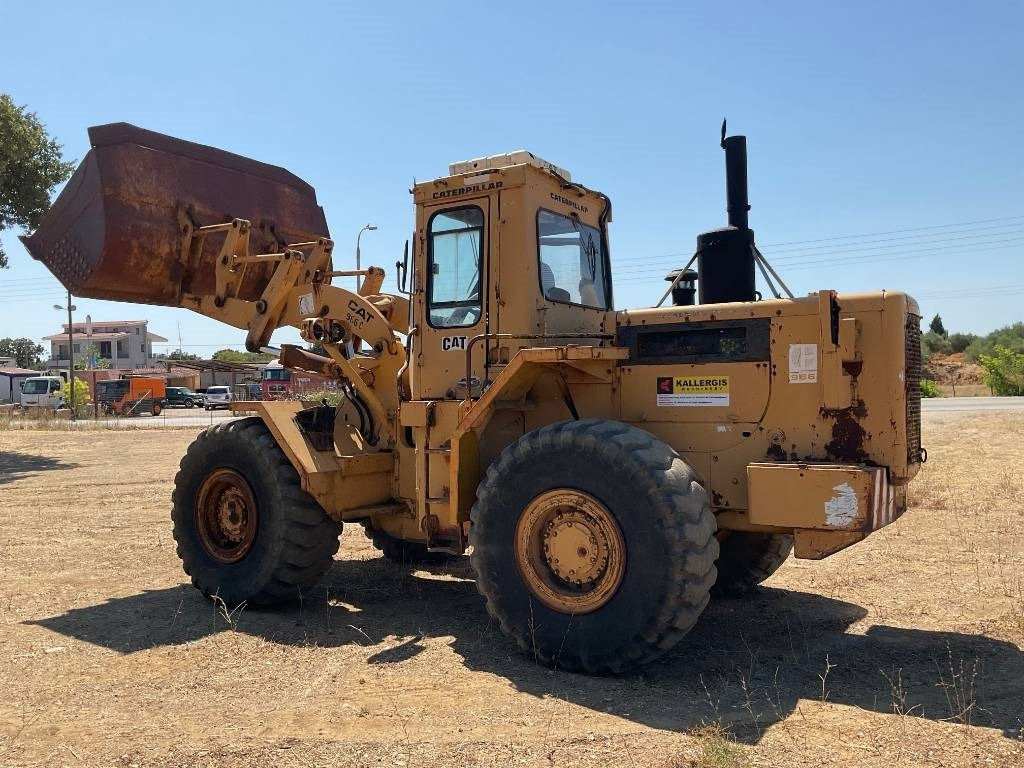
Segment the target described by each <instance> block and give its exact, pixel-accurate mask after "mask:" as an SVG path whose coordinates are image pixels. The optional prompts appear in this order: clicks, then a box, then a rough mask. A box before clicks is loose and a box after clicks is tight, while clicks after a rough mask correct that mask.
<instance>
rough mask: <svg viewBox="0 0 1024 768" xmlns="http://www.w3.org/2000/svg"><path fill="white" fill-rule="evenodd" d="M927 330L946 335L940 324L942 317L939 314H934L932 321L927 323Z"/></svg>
mask: <svg viewBox="0 0 1024 768" xmlns="http://www.w3.org/2000/svg"><path fill="white" fill-rule="evenodd" d="M928 330H929V331H931V332H932V333H935V334H938V335H939V336H947V335H948V334H947V333H946V329H945V328H944V327H943V325H942V318H941V317H940V316H939V315H935V317H933V318H932V321H931V322H930V323H928Z"/></svg>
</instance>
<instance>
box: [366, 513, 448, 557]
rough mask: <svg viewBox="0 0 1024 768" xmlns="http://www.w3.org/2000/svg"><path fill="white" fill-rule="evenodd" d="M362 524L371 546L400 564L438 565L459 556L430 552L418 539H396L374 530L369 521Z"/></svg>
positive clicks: (388, 534)
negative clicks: (371, 543)
mask: <svg viewBox="0 0 1024 768" xmlns="http://www.w3.org/2000/svg"><path fill="white" fill-rule="evenodd" d="M362 526H363V533H365V534H366V538H368V539H370V541H372V542H373V546H374V547H375V548H377V549H379V550H380V552H381V554H383V555H384V557H386V558H387V559H388V560H393V561H394V562H396V563H401V564H402V565H440V564H442V563H448V562H451V561H452V560H457V559H458V558H459V557H460V555H452V554H449V553H448V552H431V551H430V550H428V549H427V545H426V544H424V543H423V542H420V541H403V540H402V539H396V538H395V537H394V536H392V535H391V534H390V533H385V532H384V531H378V530H375V529H374V527H373V524H372V523H370V522H364V523H363V524H362Z"/></svg>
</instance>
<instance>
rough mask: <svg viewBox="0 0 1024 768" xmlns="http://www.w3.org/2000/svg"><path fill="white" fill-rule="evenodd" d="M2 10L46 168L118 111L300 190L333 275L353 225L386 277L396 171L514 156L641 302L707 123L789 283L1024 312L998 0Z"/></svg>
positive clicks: (1015, 14) (37, 282)
mask: <svg viewBox="0 0 1024 768" xmlns="http://www.w3.org/2000/svg"><path fill="white" fill-rule="evenodd" d="M0 20H2V26H3V29H4V48H3V51H2V54H0V56H2V61H3V64H2V66H0V92H5V93H8V94H10V95H11V96H12V97H13V98H14V100H15V101H16V102H17V103H19V104H25V105H27V106H28V107H29V108H30V109H31V110H32V111H34V112H36V113H37V114H38V116H39V118H40V119H41V120H42V121H43V122H44V123H45V124H46V125H47V127H48V129H49V131H50V132H51V134H53V135H54V136H55V137H56V138H57V139H58V140H59V141H60V142H61V143H62V144H63V145H64V148H65V155H66V157H68V158H69V159H81V158H82V156H84V154H85V153H86V152H87V151H88V138H87V136H86V128H87V127H88V126H90V125H96V124H101V123H108V122H118V121H126V122H131V123H135V124H136V125H140V126H143V127H145V128H150V129H153V130H157V131H160V132H163V133H168V134H171V135H174V136H178V137H181V138H185V139H189V140H192V141H198V142H202V143H206V144H211V145H214V146H218V147H221V148H224V149H228V150H230V151H233V152H236V153H239V154H243V155H248V156H250V157H253V158H256V159H258V160H262V161H265V162H270V163H274V164H277V165H283V166H285V167H286V168H288V169H289V170H291V171H293V172H294V173H296V174H298V175H299V176H301V177H303V178H304V179H306V180H307V181H309V182H310V183H311V184H313V186H314V187H316V189H317V192H318V196H319V199H320V202H321V204H322V205H323V206H324V208H325V210H326V213H327V218H328V222H329V225H330V228H331V234H332V237H333V238H334V240H335V242H336V243H337V245H336V249H335V263H336V264H338V265H339V266H344V265H346V264H351V263H352V261H353V260H354V250H355V238H356V234H357V232H358V231H359V229H360V228H361V227H362V226H363V225H364V224H366V223H373V224H376V225H377V226H378V227H379V229H378V230H377V231H376V232H368V233H366V234H364V236H363V238H362V255H363V262H364V264H366V263H376V264H379V265H381V266H384V267H385V268H389V267H390V266H391V265H393V264H394V262H395V261H396V259H397V258H399V256H400V255H401V252H402V245H403V242H404V240H405V239H406V238H407V237H408V236H409V233H410V232H411V230H412V227H413V208H412V203H411V198H410V196H409V194H408V188H409V187H410V185H411V183H412V182H413V180H414V179H428V178H434V177H437V176H441V175H444V174H445V173H446V172H447V167H448V164H449V163H450V162H452V161H455V160H462V159H469V158H474V157H480V156H483V155H490V154H497V153H500V152H506V151H511V150H514V149H520V148H525V149H529V150H531V151H533V152H535V153H536V154H539V155H541V156H542V157H544V158H546V159H548V160H550V161H552V162H554V163H556V164H558V165H560V166H562V167H564V168H568V169H569V170H570V171H571V172H572V174H573V178H574V179H575V180H578V181H580V182H582V183H584V184H586V185H587V186H590V187H593V188H596V189H600V190H601V191H603V192H605V193H606V194H608V195H609V196H610V197H611V199H612V201H613V203H614V221H613V223H612V224H611V253H612V268H613V272H614V274H615V291H616V306H617V307H618V308H627V307H639V306H650V305H652V304H653V303H654V302H656V301H657V299H658V298H659V297H660V295H661V293H662V292H663V290H664V288H665V284H664V283H663V282H662V279H661V278H662V277H663V276H664V274H665V273H666V272H668V271H669V270H670V269H672V268H675V267H678V266H682V264H683V263H684V262H685V261H686V260H687V259H688V258H689V256H690V255H691V254H692V252H693V249H694V243H695V237H696V235H697V234H698V233H699V232H701V231H704V230H707V229H712V228H716V227H718V226H722V225H723V224H724V223H725V192H724V164H723V156H722V151H721V150H720V149H719V147H718V131H719V126H720V123H721V120H722V117H723V116H727V117H728V119H729V126H730V132H731V133H742V134H745V135H747V136H748V150H749V154H750V200H751V204H752V206H753V209H752V211H751V214H750V222H751V226H752V227H753V228H754V229H755V231H756V233H757V242H758V244H759V246H760V248H761V250H762V251H763V252H764V254H765V255H766V256H767V257H768V259H769V261H771V262H772V263H773V265H774V266H775V267H776V269H777V270H778V271H779V272H780V273H781V274H782V277H783V278H784V279H785V280H786V282H787V283H788V284H789V286H790V288H792V289H793V290H794V292H795V293H797V294H798V295H799V294H804V293H807V292H808V291H812V290H817V289H820V288H833V289H837V290H840V291H866V290H877V289H880V288H889V289H900V290H906V291H909V292H910V293H912V294H914V295H915V296H917V297H918V298H919V301H920V303H921V305H922V310H923V312H924V314H925V316H926V318H925V319H926V322H927V320H928V319H929V318H930V317H931V316H932V315H933V314H935V313H936V312H939V313H941V314H942V317H943V320H944V322H945V325H946V327H947V329H949V330H962V331H971V332H976V333H985V332H988V331H990V330H992V329H994V328H997V327H1000V326H1004V325H1007V324H1010V323H1013V322H1018V321H1020V320H1022V319H1024V311H1022V309H1021V304H1022V301H1021V300H1022V297H1024V267H1022V266H1021V261H1022V258H1024V149H1022V145H1021V142H1022V141H1024V139H1022V138H1021V134H1020V126H1021V125H1022V124H1024V99H1022V98H1021V93H1022V87H1021V84H1020V78H1021V75H1022V73H1024V44H1022V40H1024V3H1021V2H1019V0H1007V1H1006V2H976V3H957V2H946V1H941V2H901V3H882V2H859V3H820V2H813V3H812V2H806V3H799V2H774V3H769V2H732V3H728V4H712V3H703V4H697V3H682V2H678V3H676V2H654V3H640V2H636V3H628V4H627V3H621V2H615V3H612V2H590V3H568V4H555V3H550V2H532V1H528V2H518V3H493V4H492V3H474V4H470V3H465V2H462V3H455V2H433V3H404V2H392V3H389V2H380V3H358V4H354V3H347V2H305V3H304V2H298V1H297V2H294V3H291V4H287V5H285V4H283V3H279V2H277V3H271V2H247V3H244V4H232V3H217V4H215V3H208V2H205V3H201V2H188V1H184V0H183V1H181V2H176V3H156V2H154V3H128V2H123V3H116V2H99V1H97V2H90V3H77V2H76V3H70V2H65V3H59V2H50V3H20V2H13V1H12V0H0ZM15 235H16V233H14V232H11V231H7V232H5V233H4V234H3V235H2V238H3V243H4V246H5V248H6V250H7V252H8V255H9V258H10V263H11V268H10V269H9V270H5V271H2V272H0V337H2V336H29V337H31V338H34V339H37V340H38V339H41V337H42V336H44V335H47V334H50V333H54V332H56V331H57V330H58V329H59V323H60V321H61V315H60V313H58V312H56V311H55V310H53V309H52V308H51V307H52V305H53V304H54V303H63V301H64V298H65V295H64V292H63V288H62V287H61V286H60V284H59V283H58V282H57V281H56V279H55V278H53V277H52V276H50V274H49V272H47V271H46V270H45V269H44V268H43V267H41V266H40V265H39V264H37V263H35V262H33V261H32V259H31V258H30V257H29V256H28V255H27V253H25V252H24V250H23V249H22V247H21V245H20V243H19V242H18V241H17V239H16V237H15ZM346 254H348V259H347V260H346V257H345V255H346ZM389 271H393V270H389ZM387 285H393V283H391V277H390V276H389V280H388V283H386V286H387ZM75 304H76V305H77V306H78V308H79V311H78V313H77V314H76V317H79V316H84V314H85V313H86V312H88V313H90V314H91V315H92V317H93V319H94V320H102V319H129V318H130V319H135V318H148V319H149V320H150V321H151V322H150V328H151V330H153V331H155V332H156V333H159V334H161V335H163V336H166V337H168V338H170V339H171V340H172V341H171V343H170V344H168V345H158V351H159V350H160V349H161V347H162V348H164V349H165V350H166V349H171V348H174V347H176V346H177V344H178V334H179V327H180V334H181V339H182V343H183V346H184V349H185V350H186V351H190V352H195V353H197V354H200V355H203V356H208V355H209V354H211V353H212V352H213V351H215V350H216V349H219V348H222V347H235V348H241V347H242V344H243V339H244V334H243V333H242V332H240V331H236V330H234V329H232V328H229V327H227V326H224V325H221V324H219V323H216V322H213V321H210V320H207V319H205V318H202V317H200V316H198V315H195V314H193V313H191V312H188V311H186V310H180V309H167V308H159V307H149V306H136V305H124V304H113V303H109V302H101V301H93V300H84V299H76V300H75ZM296 338H297V336H296V335H295V334H294V333H292V332H290V331H287V330H282V331H279V332H278V334H276V335H275V337H274V341H275V342H282V341H292V340H295V339H296Z"/></svg>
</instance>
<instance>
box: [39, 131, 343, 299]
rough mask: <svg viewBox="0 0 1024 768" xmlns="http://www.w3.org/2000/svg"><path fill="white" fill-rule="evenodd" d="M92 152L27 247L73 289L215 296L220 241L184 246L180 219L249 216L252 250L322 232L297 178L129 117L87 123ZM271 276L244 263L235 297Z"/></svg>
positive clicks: (250, 293)
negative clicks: (243, 278) (146, 126)
mask: <svg viewBox="0 0 1024 768" xmlns="http://www.w3.org/2000/svg"><path fill="white" fill-rule="evenodd" d="M89 141H90V143H91V144H92V149H91V150H90V151H89V153H88V154H87V155H86V156H85V159H84V160H83V161H82V164H81V165H80V166H79V167H78V170H76V171H75V174H74V176H72V177H71V180H70V181H69V182H68V183H67V186H66V187H65V188H64V190H63V192H61V194H60V195H59V196H58V198H57V200H56V201H55V202H54V204H53V208H52V209H51V210H50V212H49V213H48V214H47V215H46V216H45V217H44V219H43V221H42V223H41V224H40V226H39V228H38V229H37V230H36V232H35V233H33V234H32V235H30V236H27V237H23V238H22V242H24V244H25V247H26V248H28V251H29V253H31V254H32V256H33V258H35V259H38V260H39V261H41V262H42V263H43V264H45V265H46V267H47V268H48V269H49V270H50V271H51V272H53V274H54V275H56V276H57V279H58V280H60V281H61V282H62V283H63V284H64V286H65V287H66V288H67V289H68V290H69V291H71V293H72V294H74V295H75V296H82V297H86V298H93V299H110V300H114V301H131V302H139V303H144V304H160V305H164V306H178V305H179V304H180V303H181V298H182V296H183V295H184V294H192V295H210V294H213V293H214V289H215V276H214V265H215V261H216V257H217V254H218V252H219V248H220V243H219V242H218V241H217V238H213V237H211V238H209V242H206V241H203V242H201V243H200V244H199V247H198V248H197V247H195V246H194V245H193V247H192V248H191V249H190V248H189V243H188V240H187V238H186V237H185V236H184V235H185V232H186V231H187V229H188V225H189V224H191V225H192V226H205V225H208V224H220V223H224V222H228V221H231V220H232V219H235V218H240V219H247V220H249V221H250V222H252V224H253V230H252V231H253V237H252V239H251V250H252V252H256V253H260V252H262V253H272V252H275V251H277V250H279V249H280V247H281V246H282V245H283V244H286V243H299V242H308V241H311V240H316V239H317V238H319V237H328V236H329V235H328V231H327V221H326V219H325V218H324V212H323V209H322V208H321V207H320V206H319V205H318V204H317V201H316V191H315V190H314V189H313V187H311V186H310V185H309V184H307V183H306V182H304V181H303V180H302V179H300V178H299V177H297V176H295V175H294V174H292V173H290V172H288V171H286V170H285V169H284V168H279V167H277V166H273V165H267V164H265V163H259V162H256V161H255V160H250V159H248V158H246V157H242V156H240V155H235V154H232V153H230V152H224V151H223V150H220V149H215V148H213V147H208V146H204V145H202V144H194V143H192V142H188V141H182V140H181V139H175V138H172V137H170V136H165V135H163V134H160V133H156V132H154V131H147V130H144V129H142V128H137V127H135V126H134V125H129V124H128V123H112V124H110V125H101V126H96V127H93V128H90V129H89ZM270 274H271V272H270V271H269V270H268V271H266V272H264V271H263V270H251V271H247V274H246V281H245V284H244V285H243V287H242V290H241V291H240V293H239V298H250V299H254V298H258V297H259V295H260V293H261V292H262V290H263V288H264V286H265V284H266V281H267V280H269V277H270Z"/></svg>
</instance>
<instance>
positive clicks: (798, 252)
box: [615, 217, 1024, 264]
mask: <svg viewBox="0 0 1024 768" xmlns="http://www.w3.org/2000/svg"><path fill="white" fill-rule="evenodd" d="M1022 218H1024V217H1022ZM1007 226H1018V225H1016V224H1014V225H1003V226H1002V227H997V228H993V227H984V228H980V229H975V230H970V229H964V230H954V231H951V232H947V233H943V234H942V236H941V237H938V238H936V236H935V235H934V234H927V235H913V236H910V237H905V238H889V239H888V240H868V241H865V242H863V243H845V244H841V245H836V246H832V247H828V248H823V247H820V246H819V247H815V248H796V249H791V250H789V251H787V250H781V251H780V250H772V251H770V252H769V253H768V254H767V255H768V256H769V257H770V260H771V261H776V260H778V261H785V260H789V259H799V258H801V257H804V256H807V257H811V256H818V255H822V256H824V255H828V254H833V253H855V252H859V251H875V250H883V251H884V250H887V249H889V248H894V247H897V248H898V247H901V246H903V245H908V246H916V245H929V244H932V243H945V242H949V241H951V240H975V242H981V243H983V240H980V239H983V238H991V237H1001V236H1004V235H1014V234H1020V233H1024V229H1010V230H1007V229H1005V228H1006V227H1007ZM998 229H1002V230H1003V231H988V230H998ZM964 233H968V234H964ZM924 238H931V239H924ZM976 238H980V239H976ZM900 241H909V242H900ZM897 242H900V245H885V243H897ZM762 247H763V248H764V249H768V248H769V247H770V246H762ZM692 255H693V254H692V253H690V252H686V253H669V254H664V255H662V256H627V257H625V258H621V259H616V260H615V263H616V264H626V263H634V262H636V263H645V262H655V261H657V260H659V259H668V258H689V257H690V256H692Z"/></svg>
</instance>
